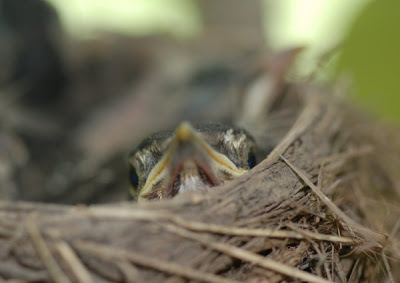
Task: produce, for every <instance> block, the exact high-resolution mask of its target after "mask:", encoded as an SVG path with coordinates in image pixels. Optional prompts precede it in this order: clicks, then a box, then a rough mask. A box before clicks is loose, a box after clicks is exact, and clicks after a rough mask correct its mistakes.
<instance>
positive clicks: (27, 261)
mask: <svg viewBox="0 0 400 283" xmlns="http://www.w3.org/2000/svg"><path fill="white" fill-rule="evenodd" d="M366 126H367V127H366ZM395 141H397V142H399V141H400V138H399V135H398V134H393V133H392V132H391V131H390V130H386V129H384V128H383V127H382V126H380V125H376V126H374V125H372V124H371V123H370V121H369V120H368V118H365V117H363V116H361V115H358V114H354V111H353V110H351V109H350V108H348V107H344V106H343V105H342V104H341V103H338V102H336V101H334V100H333V99H332V98H330V99H328V98H323V97H322V96H320V95H319V96H307V97H304V98H303V103H302V106H301V109H300V111H299V115H298V116H297V118H296V121H295V122H294V124H293V125H292V127H291V129H290V130H289V131H288V132H287V133H286V134H285V136H284V138H283V139H282V140H281V141H280V142H279V144H278V145H277V146H276V147H275V148H274V149H273V151H272V152H271V153H270V154H269V155H268V156H267V158H266V159H265V160H263V161H262V162H261V163H260V164H259V165H257V166H256V167H255V168H253V169H252V170H250V171H249V172H248V173H247V174H245V175H243V176H242V177H240V178H238V179H236V180H234V181H232V182H230V183H228V184H226V185H224V186H221V187H218V188H214V189H212V190H210V191H208V192H198V193H189V194H184V195H182V196H180V197H178V198H175V199H172V200H165V201H161V202H149V203H145V204H132V203H116V204H109V205H93V206H89V207H87V206H63V205H45V204H39V203H23V202H17V203H10V202H3V203H1V204H0V256H1V264H0V278H2V279H19V281H18V282H24V281H28V282H37V281H52V282H110V281H112V282H187V281H200V282H237V281H246V282H265V281H268V282H282V281H285V282H289V281H296V282H298V281H307V282H328V281H333V282H348V281H349V282H358V281H369V282H378V281H382V280H391V281H392V282H394V281H395V280H396V279H397V280H399V279H400V271H399V269H395V268H394V266H396V265H397V266H398V263H399V260H398V259H399V258H400V252H399V245H398V244H399V243H398V240H396V235H397V236H398V235H399V231H398V230H399V229H398V228H399V221H398V215H399V211H400V209H399V205H398V199H399V197H400V186H399V184H400V179H399V177H398V176H396V171H397V170H398V168H399V165H400V164H399V163H400V158H399V157H400V155H399V148H396V145H395ZM398 144H400V143H398ZM396 150H397V152H396ZM397 175H398V174H397ZM396 215H397V216H396ZM396 258H397V259H396Z"/></svg>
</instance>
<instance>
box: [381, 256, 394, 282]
mask: <svg viewBox="0 0 400 283" xmlns="http://www.w3.org/2000/svg"><path fill="white" fill-rule="evenodd" d="M381 254H382V259H383V263H384V264H385V268H386V271H387V273H388V275H389V280H390V282H391V283H394V282H395V281H394V278H393V274H392V270H391V268H390V264H389V261H388V260H387V257H386V254H385V252H384V251H383V250H382V252H381Z"/></svg>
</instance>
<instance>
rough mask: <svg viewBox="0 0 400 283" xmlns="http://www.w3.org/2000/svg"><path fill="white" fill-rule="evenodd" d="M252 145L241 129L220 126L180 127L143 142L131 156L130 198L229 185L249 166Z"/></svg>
mask: <svg viewBox="0 0 400 283" xmlns="http://www.w3.org/2000/svg"><path fill="white" fill-rule="evenodd" d="M254 150H255V142H254V140H253V138H252V137H251V136H250V135H249V134H248V133H247V132H246V131H244V130H242V129H240V128H236V127H233V126H228V125H224V124H219V123H207V124H196V125H193V126H192V125H191V124H189V123H188V122H183V123H181V124H180V125H179V126H178V127H177V128H176V129H175V131H165V132H160V133H157V134H154V135H152V136H150V137H149V138H147V139H145V140H144V141H143V142H142V143H141V144H140V145H139V146H138V148H137V149H136V150H135V151H134V152H133V153H132V154H131V155H130V158H129V164H130V178H131V185H132V190H131V192H132V195H133V196H134V197H135V198H137V199H138V201H143V200H150V199H163V198H171V197H174V196H175V195H177V194H180V193H183V192H187V191H195V190H201V189H206V188H210V187H213V186H218V185H221V184H224V183H225V182H227V181H230V180H232V179H234V178H236V177H238V176H240V175H242V174H244V173H245V172H247V171H248V170H249V169H251V168H252V167H254V165H255V156H254Z"/></svg>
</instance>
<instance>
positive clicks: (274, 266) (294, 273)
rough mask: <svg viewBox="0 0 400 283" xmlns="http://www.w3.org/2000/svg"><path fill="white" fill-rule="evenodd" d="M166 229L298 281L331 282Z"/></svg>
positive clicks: (238, 249)
mask: <svg viewBox="0 0 400 283" xmlns="http://www.w3.org/2000/svg"><path fill="white" fill-rule="evenodd" d="M165 227H166V228H167V229H168V230H169V231H170V232H172V233H175V234H177V235H179V236H181V237H184V238H187V239H190V240H194V241H197V242H200V243H201V244H203V245H205V246H206V247H209V248H212V249H214V250H217V251H219V252H221V253H224V254H227V255H229V256H231V257H234V258H237V259H240V260H243V261H248V262H250V263H252V264H256V265H259V266H261V267H264V268H266V269H269V270H272V271H275V272H277V273H280V274H283V275H286V276H288V277H291V278H297V279H300V280H304V281H307V282H315V283H328V282H329V281H327V280H325V279H323V278H321V277H318V276H315V275H312V274H310V273H307V272H304V271H301V270H299V269H297V268H294V267H291V266H288V265H285V264H283V263H280V262H277V261H274V260H271V259H268V258H265V257H262V256H260V255H258V254H255V253H252V252H249V251H247V250H244V249H241V248H238V247H236V246H233V245H228V244H224V243H217V242H213V241H210V239H209V238H208V237H204V236H200V235H198V234H196V233H193V232H189V231H187V230H184V229H182V228H178V227H176V226H173V225H165Z"/></svg>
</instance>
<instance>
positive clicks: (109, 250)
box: [74, 241, 238, 283]
mask: <svg viewBox="0 0 400 283" xmlns="http://www.w3.org/2000/svg"><path fill="white" fill-rule="evenodd" d="M74 247H75V248H76V249H78V250H80V251H84V252H88V253H90V254H93V255H96V256H98V257H100V258H102V259H105V258H107V259H122V260H128V261H131V262H133V263H135V264H137V265H141V266H145V267H149V268H152V269H154V270H159V271H162V272H165V273H168V274H173V275H179V276H182V277H185V278H188V279H191V280H200V281H203V282H212V283H238V281H235V280H231V279H226V278H223V277H221V276H217V275H214V274H211V273H206V272H202V271H199V270H196V269H193V268H191V267H189V266H184V265H180V264H176V263H171V262H167V261H164V260H160V259H157V258H154V257H148V256H145V255H141V254H138V253H132V252H129V251H126V250H121V249H119V248H116V247H110V246H106V245H102V244H95V243H91V242H87V241H77V242H76V243H75V244H74Z"/></svg>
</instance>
